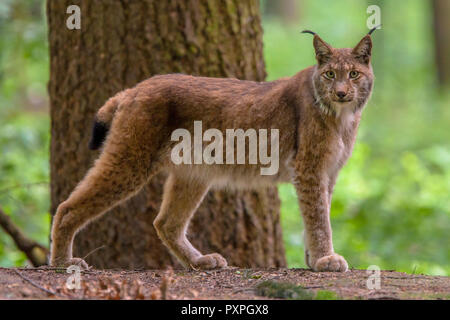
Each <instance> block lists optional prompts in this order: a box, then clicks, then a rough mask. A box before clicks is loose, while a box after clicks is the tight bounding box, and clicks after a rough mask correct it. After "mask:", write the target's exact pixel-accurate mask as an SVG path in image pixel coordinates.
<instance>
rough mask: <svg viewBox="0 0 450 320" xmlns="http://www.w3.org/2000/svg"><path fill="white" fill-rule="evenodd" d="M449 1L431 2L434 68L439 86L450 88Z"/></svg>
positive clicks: (436, 0)
mask: <svg viewBox="0 0 450 320" xmlns="http://www.w3.org/2000/svg"><path fill="white" fill-rule="evenodd" d="M449 15H450V1H448V0H434V1H433V19H434V39H435V55H436V67H437V72H438V79H439V84H440V85H441V86H446V87H448V86H450V19H449Z"/></svg>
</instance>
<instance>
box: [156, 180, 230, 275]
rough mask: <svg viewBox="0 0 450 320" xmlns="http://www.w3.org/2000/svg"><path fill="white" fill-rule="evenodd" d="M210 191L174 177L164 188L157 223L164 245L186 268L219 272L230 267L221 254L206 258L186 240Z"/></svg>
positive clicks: (210, 255)
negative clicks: (189, 227) (198, 209)
mask: <svg viewBox="0 0 450 320" xmlns="http://www.w3.org/2000/svg"><path fill="white" fill-rule="evenodd" d="M207 191H208V186H207V185H205V184H203V183H202V182H199V181H194V180H186V179H183V178H181V177H179V176H176V175H175V174H171V175H170V176H169V178H168V179H167V181H166V185H165V186H164V196H163V202H162V204H161V209H160V212H159V214H158V216H157V217H156V219H155V221H154V223H153V225H154V226H155V228H156V231H157V233H158V236H159V237H160V238H161V240H162V241H163V243H164V244H165V245H166V246H167V247H168V248H169V250H170V251H171V253H172V254H173V255H174V256H176V257H177V258H178V260H179V261H180V262H181V263H182V264H183V265H184V266H185V267H191V268H199V269H215V268H223V267H226V266H227V261H226V260H225V259H224V258H223V257H222V256H221V255H220V254H218V253H212V254H207V255H202V254H201V253H200V252H199V251H198V250H197V249H195V248H194V247H193V246H192V244H191V243H190V242H189V240H188V239H187V238H186V231H187V228H188V225H189V221H190V220H191V218H192V216H193V214H194V212H195V210H196V209H197V208H198V206H199V205H200V203H201V201H202V200H203V197H204V196H205V194H206V192H207Z"/></svg>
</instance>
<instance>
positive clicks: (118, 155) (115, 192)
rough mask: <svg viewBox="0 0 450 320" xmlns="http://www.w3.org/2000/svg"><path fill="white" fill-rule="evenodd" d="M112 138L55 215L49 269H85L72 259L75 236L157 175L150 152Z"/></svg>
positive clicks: (76, 259) (80, 263) (128, 142)
mask: <svg viewBox="0 0 450 320" xmlns="http://www.w3.org/2000/svg"><path fill="white" fill-rule="evenodd" d="M135 136H136V135H131V137H135ZM112 138H113V139H111V140H112V141H109V142H108V143H107V144H106V146H105V149H104V151H103V152H102V154H101V155H100V158H99V159H98V160H97V161H96V162H95V165H94V167H93V168H92V169H91V170H90V171H89V172H88V173H87V175H86V176H85V178H84V179H83V180H82V181H81V182H80V184H79V185H78V186H77V187H76V188H75V190H74V191H73V192H72V194H71V195H70V196H69V198H68V199H67V200H66V201H64V202H63V203H61V204H60V205H59V207H58V209H57V211H56V214H55V216H54V219H53V225H52V232H51V240H52V244H51V254H50V264H51V265H54V266H68V265H71V264H79V265H80V266H82V267H86V266H87V265H86V263H85V262H84V261H80V259H79V258H73V257H72V243H73V239H74V237H75V235H76V233H77V232H78V231H79V230H80V229H81V228H82V227H83V226H85V225H86V224H88V223H89V222H90V221H91V220H92V219H95V218H97V217H99V216H101V215H102V214H103V213H104V212H106V211H107V210H108V209H110V208H112V207H113V206H115V205H117V204H119V203H120V202H122V201H124V200H125V199H127V198H129V197H131V196H132V195H134V194H135V193H137V192H138V191H139V190H140V189H141V188H142V186H143V185H144V184H145V183H146V182H147V181H148V179H149V178H150V177H151V176H152V175H154V174H155V173H156V172H157V165H156V163H155V161H153V164H152V163H151V161H150V156H151V150H147V149H145V150H144V149H143V148H141V147H139V146H136V143H135V142H134V145H133V141H130V139H126V138H122V140H121V141H120V143H114V142H115V141H118V140H116V139H114V137H112ZM143 143H146V144H150V142H148V141H144V142H143Z"/></svg>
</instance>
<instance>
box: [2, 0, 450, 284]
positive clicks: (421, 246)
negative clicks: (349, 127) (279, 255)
mask: <svg viewBox="0 0 450 320" xmlns="http://www.w3.org/2000/svg"><path fill="white" fill-rule="evenodd" d="M446 3H447V4H446ZM448 3H450V1H447V0H434V1H431V0H430V1H426V0H407V1H383V0H378V1H375V0H373V1H370V0H367V1H360V0H359V1H357V0H340V1H329V0H282V1H273V0H262V1H261V11H262V21H263V28H264V55H265V61H266V70H267V73H268V76H267V80H274V79H277V78H280V77H285V76H291V75H293V74H295V73H296V72H298V71H299V70H301V69H304V68H305V67H307V66H309V65H312V64H314V63H315V61H314V50H313V48H312V38H311V36H310V35H305V34H300V31H301V30H303V29H311V30H313V31H315V32H317V33H318V34H319V35H320V36H321V37H322V38H323V39H324V40H325V41H327V42H328V43H330V44H331V45H333V46H335V47H353V46H354V45H356V43H357V42H358V41H359V40H360V39H361V38H362V37H363V36H364V35H365V34H366V33H367V31H368V29H367V27H366V20H367V18H368V17H369V16H370V14H369V13H367V12H366V10H367V7H368V6H369V5H378V6H379V7H380V9H381V23H382V24H383V26H382V29H381V30H377V31H375V33H374V34H373V41H374V48H373V67H374V72H375V76H376V82H375V88H374V94H373V96H372V99H371V101H370V102H369V104H368V106H367V108H366V109H365V111H364V113H363V119H362V122H361V126H360V131H359V134H358V140H357V143H356V146H355V149H354V152H353V156H352V157H351V158H350V160H349V162H348V164H347V165H346V166H345V167H344V169H343V170H342V171H341V174H340V176H339V179H338V182H337V185H336V188H335V193H334V197H333V203H332V213H331V216H332V218H331V219H332V225H333V230H334V242H335V250H336V251H337V252H339V253H340V254H342V255H344V256H345V257H346V258H347V261H349V263H350V267H353V268H367V267H368V266H370V265H378V266H380V268H382V269H390V270H397V271H404V272H408V273H425V274H430V275H450V263H449V262H450V250H449V245H450V236H449V230H450V197H449V194H450V130H449V126H450V110H449V109H450V108H449V106H450V93H449V90H448V88H449V83H450V68H449V64H450V62H449V60H450V48H449V43H450V38H449V36H448V35H449V30H450V19H448V17H449V15H450V8H449V7H450V6H449V5H448ZM440 6H442V7H440ZM46 32H47V29H46V20H45V3H44V1H42V0H39V1H38V0H14V1H13V0H2V1H1V2H0V206H1V208H2V209H3V210H4V211H5V212H6V214H8V215H9V216H10V217H11V219H12V220H13V222H14V223H15V224H17V225H18V226H19V227H20V228H21V229H22V230H23V231H24V233H25V234H27V235H28V236H29V237H31V238H33V239H34V240H37V241H38V242H40V243H42V244H46V245H48V234H49V225H50V215H49V213H48V210H49V190H48V188H49V152H48V150H49V140H50V136H49V132H50V131H49V128H50V118H49V115H48V97H47V81H48V77H49V63H48V60H49V59H48V44H47V33H46ZM279 190H280V197H281V199H282V210H281V211H282V213H281V218H282V225H283V233H284V239H285V247H286V255H287V259H288V265H289V267H305V263H304V259H303V240H302V230H303V225H302V221H301V216H300V213H299V209H298V205H297V199H296V195H295V191H294V188H293V187H292V186H291V185H281V186H280V187H279ZM25 264H26V257H25V255H24V254H23V253H21V252H20V251H19V250H17V249H16V247H15V245H14V243H13V242H12V240H10V238H9V237H8V236H7V235H6V234H5V233H3V232H1V231H0V266H2V267H10V266H21V265H25Z"/></svg>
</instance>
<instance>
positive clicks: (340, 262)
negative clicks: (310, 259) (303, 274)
mask: <svg viewBox="0 0 450 320" xmlns="http://www.w3.org/2000/svg"><path fill="white" fill-rule="evenodd" d="M313 270H314V271H331V272H346V271H347V270H348V265H347V261H345V259H344V258H343V257H342V256H340V255H338V254H335V253H334V254H332V255H329V256H325V257H322V258H320V259H318V260H317V261H316V263H314V267H313Z"/></svg>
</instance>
